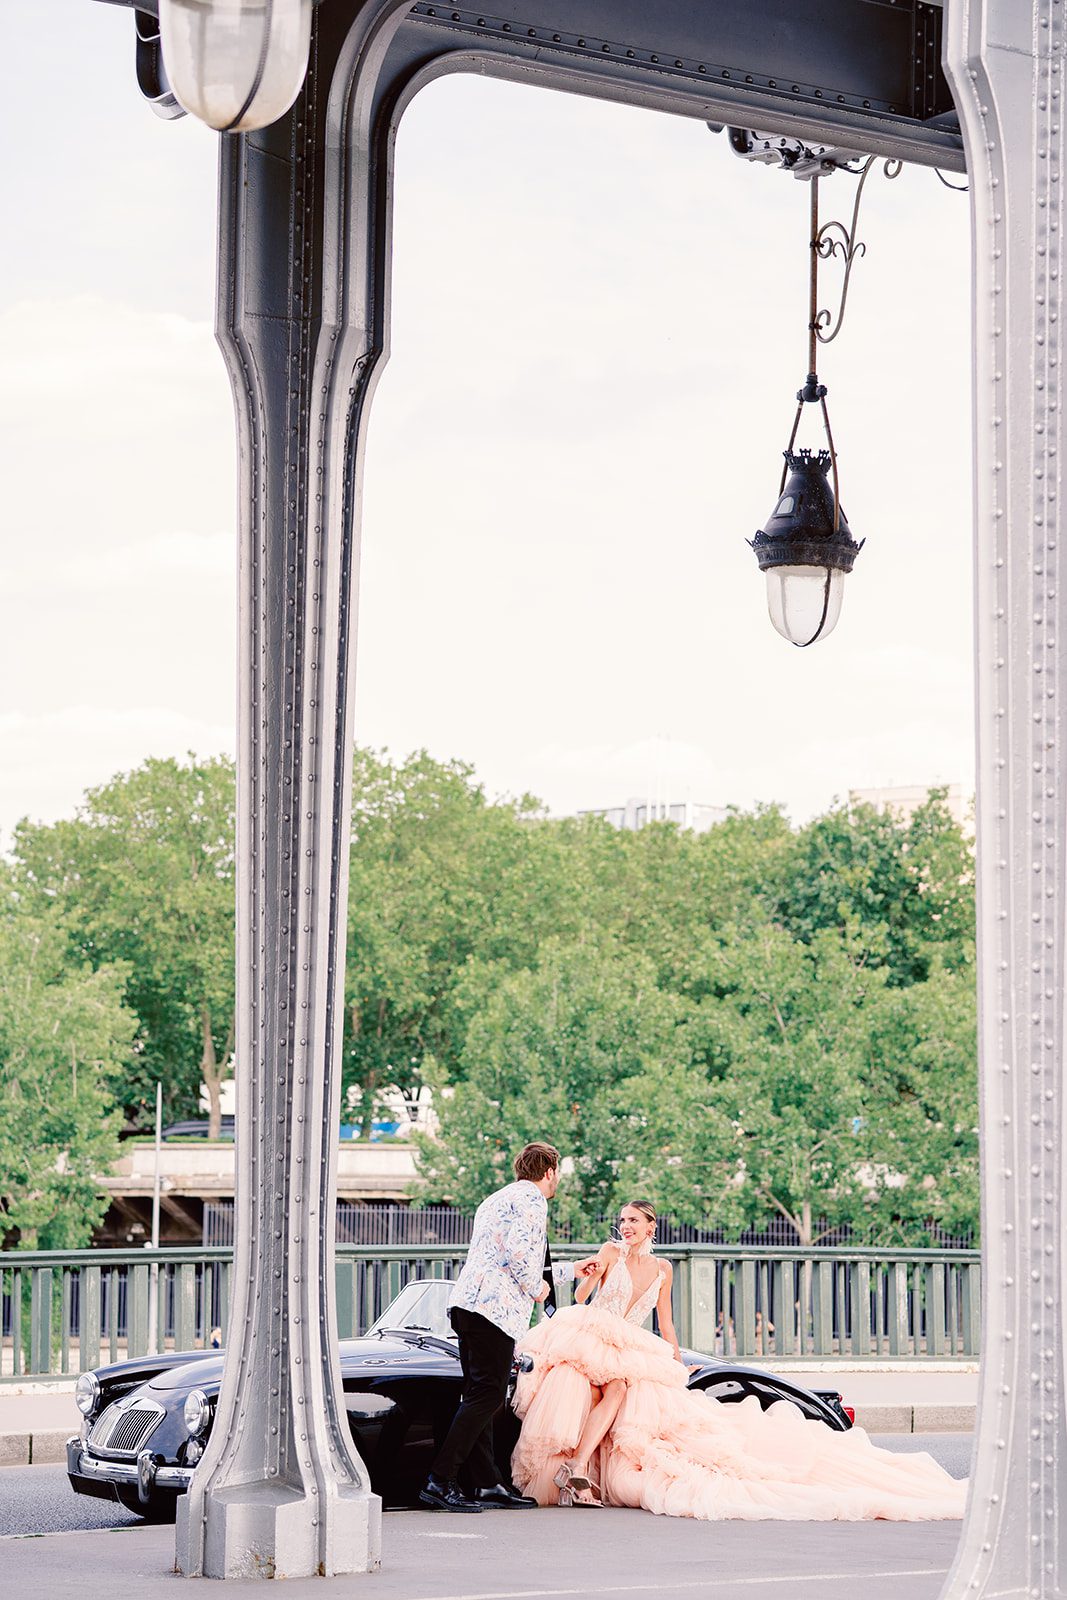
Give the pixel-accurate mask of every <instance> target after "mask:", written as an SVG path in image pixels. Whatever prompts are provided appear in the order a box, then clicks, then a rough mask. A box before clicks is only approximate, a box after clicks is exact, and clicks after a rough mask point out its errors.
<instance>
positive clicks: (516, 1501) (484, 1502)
mask: <svg viewBox="0 0 1067 1600" xmlns="http://www.w3.org/2000/svg"><path fill="white" fill-rule="evenodd" d="M474 1498H475V1500H476V1502H477V1503H478V1505H480V1506H485V1507H486V1508H487V1509H488V1508H489V1507H491V1506H499V1507H500V1509H501V1510H502V1511H527V1510H530V1509H531V1508H532V1507H533V1506H536V1504H537V1501H536V1500H531V1499H530V1497H529V1495H525V1494H517V1493H516V1492H515V1490H514V1489H509V1488H508V1487H507V1485H506V1484H503V1483H494V1484H493V1487H492V1488H491V1489H475V1491H474Z"/></svg>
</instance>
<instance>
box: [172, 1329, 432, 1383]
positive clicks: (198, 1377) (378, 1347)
mask: <svg viewBox="0 0 1067 1600" xmlns="http://www.w3.org/2000/svg"><path fill="white" fill-rule="evenodd" d="M223 1359H224V1356H223V1352H222V1351H221V1350H220V1351H219V1352H218V1354H212V1355H203V1356H199V1357H198V1358H197V1359H196V1360H195V1361H189V1362H183V1363H182V1365H181V1366H178V1367H169V1368H168V1369H167V1371H166V1372H160V1373H158V1374H157V1376H156V1377H155V1378H153V1379H152V1381H151V1382H150V1383H149V1384H148V1385H147V1387H148V1388H149V1389H152V1390H154V1391H155V1392H156V1393H157V1394H161V1395H162V1394H173V1393H174V1391H175V1390H176V1389H182V1390H186V1391H188V1390H189V1389H193V1388H196V1389H203V1390H205V1392H206V1393H209V1394H213V1393H215V1391H216V1390H217V1389H218V1387H219V1384H220V1383H221V1381H222V1367H223ZM427 1360H430V1361H434V1362H436V1361H439V1362H441V1364H442V1365H443V1366H445V1367H446V1368H449V1367H451V1366H452V1365H453V1364H455V1363H457V1362H458V1360H459V1353H458V1350H456V1349H453V1348H452V1347H448V1346H446V1344H445V1342H444V1341H443V1340H438V1339H431V1340H422V1339H420V1337H419V1335H418V1333H416V1332H413V1331H412V1332H408V1333H406V1334H403V1333H387V1334H375V1335H374V1337H373V1338H369V1339H366V1338H365V1339H342V1340H341V1372H342V1375H343V1376H347V1375H348V1374H349V1373H351V1372H354V1371H358V1370H359V1368H360V1367H365V1366H366V1367H384V1366H388V1367H404V1366H407V1365H409V1364H418V1365H419V1366H423V1367H424V1366H425V1365H426V1362H427Z"/></svg>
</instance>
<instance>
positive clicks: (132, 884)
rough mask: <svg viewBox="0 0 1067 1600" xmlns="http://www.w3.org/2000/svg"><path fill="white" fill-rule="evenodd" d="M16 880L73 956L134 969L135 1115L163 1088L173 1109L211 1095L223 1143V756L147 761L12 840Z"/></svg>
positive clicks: (227, 903)
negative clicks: (48, 915)
mask: <svg viewBox="0 0 1067 1600" xmlns="http://www.w3.org/2000/svg"><path fill="white" fill-rule="evenodd" d="M15 858H16V864H17V868H18V871H19V874H20V880H21V882H22V884H23V886H24V888H25V890H26V891H27V893H32V894H33V895H35V896H36V897H37V898H38V900H39V902H40V903H50V904H53V905H55V906H56V907H57V908H58V909H59V910H60V911H61V912H62V916H63V921H64V924H65V925H66V927H67V928H68V930H69V934H70V939H71V944H72V947H73V950H74V952H75V953H76V954H77V955H79V956H80V957H81V958H83V959H84V960H86V961H88V962H89V964H90V965H92V966H93V967H102V966H109V965H112V964H114V963H116V962H121V963H123V964H124V967H125V970H126V972H127V979H126V1001H127V1004H128V1005H129V1007H130V1009H131V1010H132V1011H133V1012H134V1013H135V1014H136V1015H137V1017H138V1018H139V1022H140V1027H139V1032H138V1037H137V1043H136V1049H135V1051H134V1052H133V1053H132V1055H131V1057H130V1060H129V1062H128V1064H127V1070H126V1073H125V1074H124V1077H123V1081H122V1082H121V1084H118V1085H117V1086H116V1088H117V1093H118V1095H119V1097H120V1101H121V1104H122V1105H123V1106H124V1107H125V1108H126V1112H127V1115H128V1116H130V1117H132V1118H133V1119H135V1120H136V1119H137V1118H138V1115H139V1113H140V1111H141V1108H142V1107H143V1106H144V1105H145V1104H146V1103H148V1102H150V1101H151V1100H152V1099H154V1089H155V1084H156V1082H157V1081H161V1082H162V1083H163V1086H164V1097H165V1099H166V1102H167V1106H168V1110H169V1112H170V1113H171V1114H174V1113H177V1114H186V1115H188V1114H190V1113H193V1114H195V1111H196V1107H197V1103H198V1098H199V1088H200V1085H201V1084H203V1085H204V1087H205V1089H206V1091H207V1096H208V1104H209V1107H210V1112H209V1122H210V1126H209V1132H210V1134H211V1136H212V1137H216V1138H217V1137H218V1132H219V1123H220V1097H221V1087H222V1083H223V1081H224V1079H225V1078H226V1076H227V1075H228V1073H229V1070H230V1060H231V1056H232V1052H233V1047H234V774H233V764H232V762H230V761H229V760H226V759H224V758H221V757H220V758H218V759H215V760H210V761H198V760H197V759H196V758H195V757H193V756H190V757H189V759H188V760H187V761H186V762H184V763H183V762H178V761H175V760H169V759H168V760H150V761H146V762H145V763H144V765H143V766H140V767H138V768H136V770H135V771H133V772H129V773H125V774H123V775H122V776H120V777H117V778H114V779H112V780H111V782H110V783H106V784H103V785H101V787H99V788H97V789H91V790H90V791H89V792H88V793H87V795H86V797H85V801H84V803H83V804H82V806H81V807H80V808H79V811H78V813H77V815H76V816H75V817H74V818H73V819H72V820H69V821H62V822H57V823H54V824H52V825H50V826H40V825H34V824H31V823H28V822H23V823H21V824H20V825H19V827H18V828H17V830H16V834H15Z"/></svg>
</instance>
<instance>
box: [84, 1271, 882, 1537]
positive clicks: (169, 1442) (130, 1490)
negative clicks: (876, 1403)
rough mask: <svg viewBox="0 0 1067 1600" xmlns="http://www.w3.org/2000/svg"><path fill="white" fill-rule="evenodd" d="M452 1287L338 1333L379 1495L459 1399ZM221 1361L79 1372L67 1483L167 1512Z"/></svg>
mask: <svg viewBox="0 0 1067 1600" xmlns="http://www.w3.org/2000/svg"><path fill="white" fill-rule="evenodd" d="M451 1288H452V1285H451V1283H449V1282H447V1281H446V1280H444V1279H430V1280H426V1279H420V1280H414V1281H412V1282H411V1283H409V1284H408V1285H407V1286H406V1287H405V1288H404V1289H403V1290H401V1292H400V1294H399V1295H397V1297H396V1299H395V1300H394V1301H393V1302H392V1304H391V1305H390V1306H388V1307H387V1308H386V1310H385V1311H384V1312H383V1313H382V1315H381V1316H380V1317H379V1318H378V1320H377V1322H375V1323H374V1325H373V1326H372V1327H371V1328H369V1329H368V1330H367V1332H366V1333H365V1334H364V1335H363V1337H362V1338H360V1339H346V1340H344V1341H343V1342H342V1344H341V1375H342V1381H343V1384H344V1395H345V1404H346V1407H347V1410H348V1422H349V1426H350V1428H351V1430H352V1437H353V1439H354V1441H355V1444H356V1448H357V1449H358V1451H359V1454H360V1456H361V1457H362V1459H363V1460H364V1461H365V1462H366V1464H367V1467H368V1469H369V1471H370V1475H371V1483H372V1485H373V1487H374V1490H375V1492H376V1493H377V1494H379V1495H381V1497H382V1501H383V1503H384V1504H385V1505H386V1506H409V1505H412V1504H414V1503H415V1501H416V1498H417V1495H418V1491H419V1489H420V1487H421V1486H422V1484H423V1482H424V1481H425V1478H426V1474H427V1471H428V1470H429V1465H430V1462H431V1460H432V1459H433V1456H434V1453H435V1450H436V1446H437V1444H438V1443H439V1442H440V1440H441V1439H442V1438H443V1437H444V1434H445V1431H446V1429H447V1427H448V1424H449V1422H450V1421H451V1418H452V1415H453V1413H454V1411H455V1408H456V1405H457V1403H458V1401H459V1393H460V1385H461V1381H462V1379H461V1374H460V1367H459V1353H458V1349H457V1346H456V1341H455V1336H454V1335H453V1333H452V1329H451V1327H450V1326H449V1323H448V1313H447V1302H448V1295H449V1292H450V1290H451ZM682 1354H683V1357H684V1359H685V1362H686V1364H687V1366H689V1367H690V1368H692V1369H693V1370H692V1372H691V1375H690V1379H689V1387H690V1388H691V1389H697V1390H701V1391H703V1392H704V1393H706V1394H708V1395H711V1396H713V1397H714V1398H715V1399H716V1400H723V1401H737V1400H743V1399H744V1398H745V1397H746V1396H747V1395H754V1396H755V1397H756V1399H757V1400H758V1401H759V1403H760V1405H762V1406H763V1407H764V1408H766V1407H767V1406H769V1405H771V1404H773V1403H774V1402H775V1401H776V1400H787V1401H789V1402H791V1403H792V1404H793V1405H795V1406H797V1407H799V1409H800V1410H801V1411H802V1412H803V1413H804V1415H805V1416H806V1417H809V1418H812V1419H813V1420H815V1421H818V1422H822V1423H825V1425H826V1426H827V1427H828V1428H833V1429H836V1430H837V1431H841V1432H843V1431H844V1430H845V1429H847V1428H850V1427H851V1426H852V1416H851V1413H850V1411H849V1409H848V1408H847V1407H846V1406H845V1405H844V1404H843V1402H842V1399H841V1396H840V1395H839V1394H837V1393H836V1392H834V1391H832V1390H815V1391H813V1390H809V1389H803V1388H801V1387H800V1386H799V1385H797V1384H795V1383H791V1382H790V1380H789V1379H788V1378H783V1377H781V1376H779V1375H777V1374H773V1373H769V1372H763V1371H761V1370H760V1369H759V1368H757V1367H748V1366H739V1365H737V1364H736V1363H733V1362H726V1361H723V1360H722V1359H719V1358H713V1357H710V1356H706V1355H701V1354H699V1353H698V1352H694V1351H690V1350H683V1352H682ZM527 1359H528V1358H527ZM222 1362H223V1357H222V1354H221V1352H219V1351H217V1350H193V1351H184V1352H178V1353H175V1354H171V1355H167V1356H165V1357H164V1356H144V1357H142V1358H140V1359H139V1360H135V1361H120V1362H117V1363H116V1364H115V1365H114V1366H109V1367H100V1368H98V1369H97V1371H95V1372H86V1373H83V1374H82V1376H81V1377H80V1378H79V1379H78V1387H77V1392H76V1395H75V1400H76V1403H77V1406H78V1409H79V1410H80V1411H81V1413H82V1416H83V1417H84V1422H83V1424H82V1431H81V1433H80V1434H78V1435H76V1436H75V1437H74V1438H72V1439H69V1440H68V1441H67V1475H68V1477H69V1478H70V1482H71V1487H72V1488H73V1489H74V1491H75V1492H76V1493H77V1494H88V1495H96V1496H98V1497H103V1498H104V1499H115V1500H118V1501H119V1502H120V1504H122V1505H124V1506H125V1507H126V1508H127V1510H129V1511H133V1512H136V1513H137V1514H138V1515H139V1516H142V1517H145V1518H147V1519H149V1520H151V1521H158V1522H162V1521H169V1520H173V1517H174V1512H175V1504H176V1501H177V1497H178V1495H180V1494H183V1493H184V1492H185V1490H186V1488H187V1487H188V1484H189V1480H190V1478H191V1477H192V1475H193V1470H194V1468H195V1466H196V1463H197V1461H199V1459H200V1457H201V1456H202V1454H203V1451H204V1443H205V1440H206V1439H207V1436H208V1434H209V1433H210V1431H211V1424H212V1419H213V1416H214V1411H215V1400H216V1398H217V1396H218V1390H219V1382H220V1379H221V1377H222ZM516 1370H517V1367H516ZM518 1428H519V1424H518V1419H517V1418H516V1416H515V1414H514V1412H513V1411H512V1410H511V1407H510V1406H507V1407H505V1409H504V1410H503V1411H502V1412H501V1414H500V1416H499V1418H498V1420H497V1436H496V1439H495V1445H496V1455H497V1459H498V1461H500V1462H501V1463H505V1462H507V1461H509V1460H510V1459H511V1451H512V1447H513V1446H514V1443H515V1439H516V1437H517V1435H518Z"/></svg>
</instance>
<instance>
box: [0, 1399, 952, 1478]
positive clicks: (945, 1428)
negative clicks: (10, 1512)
mask: <svg viewBox="0 0 1067 1600" xmlns="http://www.w3.org/2000/svg"><path fill="white" fill-rule="evenodd" d="M976 1410H977V1407H976V1406H857V1407H856V1426H857V1427H859V1428H864V1429H866V1431H867V1432H868V1433H973V1431H974V1426H975V1412H976ZM72 1431H73V1430H72V1429H71V1428H62V1429H55V1428H53V1429H44V1430H39V1431H38V1432H36V1433H0V1467H40V1466H59V1465H61V1464H62V1463H63V1462H65V1461H66V1459H67V1448H66V1447H67V1440H68V1439H69V1438H70V1436H71V1433H72Z"/></svg>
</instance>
